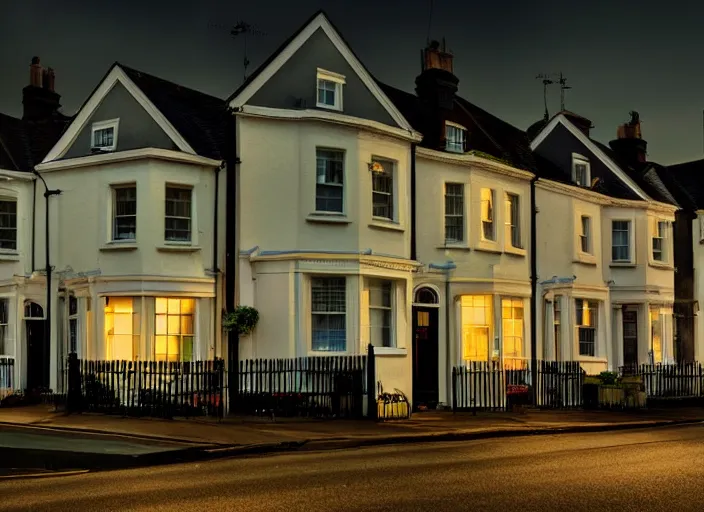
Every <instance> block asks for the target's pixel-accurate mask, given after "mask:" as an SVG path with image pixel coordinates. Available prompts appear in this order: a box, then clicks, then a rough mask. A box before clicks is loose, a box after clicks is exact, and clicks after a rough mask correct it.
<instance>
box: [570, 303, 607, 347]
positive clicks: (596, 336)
mask: <svg viewBox="0 0 704 512" xmlns="http://www.w3.org/2000/svg"><path fill="white" fill-rule="evenodd" d="M580 302H581V303H582V305H584V304H585V303H586V305H587V309H588V310H589V311H593V313H592V314H590V318H593V319H594V321H593V322H592V324H584V323H578V322H579V314H578V311H579V309H580V308H579V303H580ZM600 307H601V305H600V304H599V301H597V300H594V299H586V298H582V297H575V299H574V314H575V316H574V326H575V338H576V339H575V341H576V343H577V354H578V355H579V357H580V358H583V357H597V356H598V355H599V309H600ZM582 321H584V314H582ZM581 329H593V331H594V342H593V348H594V350H593V352H594V353H593V354H582V343H581V340H580V330H581Z"/></svg>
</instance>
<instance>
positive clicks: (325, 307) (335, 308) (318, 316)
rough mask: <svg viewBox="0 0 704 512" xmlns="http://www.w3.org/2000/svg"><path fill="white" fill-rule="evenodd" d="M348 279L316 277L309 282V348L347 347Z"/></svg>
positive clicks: (334, 350) (341, 349)
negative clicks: (310, 343)
mask: <svg viewBox="0 0 704 512" xmlns="http://www.w3.org/2000/svg"><path fill="white" fill-rule="evenodd" d="M346 287H347V281H346V279H345V278H344V277H316V278H314V279H312V282H311V315H312V337H313V339H312V349H313V350H314V351H320V352H344V351H345V350H346V349H347V329H346V325H347V323H346V322H347V315H346V311H347V307H346V297H347V290H346Z"/></svg>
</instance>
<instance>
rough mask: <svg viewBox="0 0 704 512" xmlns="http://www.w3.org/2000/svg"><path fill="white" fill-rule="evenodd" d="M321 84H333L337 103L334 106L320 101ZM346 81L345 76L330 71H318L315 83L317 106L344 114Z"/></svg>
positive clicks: (319, 69)
mask: <svg viewBox="0 0 704 512" xmlns="http://www.w3.org/2000/svg"><path fill="white" fill-rule="evenodd" d="M321 82H328V83H332V84H333V87H334V90H333V93H334V95H335V101H334V103H333V104H332V105H330V104H328V103H324V102H322V103H321V101H320V85H321ZM346 83H347V82H346V79H345V76H344V75H341V74H340V73H335V72H333V71H328V70H326V69H321V68H318V69H317V73H316V81H315V84H316V85H315V106H316V107H318V108H323V109H326V110H336V111H338V112H342V109H343V100H344V98H343V91H344V85H345V84H346Z"/></svg>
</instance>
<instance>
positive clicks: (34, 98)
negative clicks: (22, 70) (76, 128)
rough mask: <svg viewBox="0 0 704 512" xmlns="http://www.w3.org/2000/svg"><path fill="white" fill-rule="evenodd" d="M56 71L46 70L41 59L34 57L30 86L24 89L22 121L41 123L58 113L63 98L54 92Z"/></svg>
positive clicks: (30, 71)
mask: <svg viewBox="0 0 704 512" xmlns="http://www.w3.org/2000/svg"><path fill="white" fill-rule="evenodd" d="M55 80H56V78H55V75H54V70H53V69H51V68H49V69H44V68H43V67H42V65H41V63H40V61H39V57H33V58H32V63H31V64H30V65H29V85H28V86H26V87H25V88H24V89H22V105H23V106H24V114H23V115H22V119H25V120H29V121H39V120H42V119H48V118H51V117H53V116H55V115H56V114H57V113H58V110H59V108H60V107H61V104H60V103H59V100H60V99H61V96H60V95H59V94H56V91H54V83H55Z"/></svg>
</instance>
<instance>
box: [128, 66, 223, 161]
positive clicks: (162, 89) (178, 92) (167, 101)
mask: <svg viewBox="0 0 704 512" xmlns="http://www.w3.org/2000/svg"><path fill="white" fill-rule="evenodd" d="M116 65H117V66H119V67H120V68H121V69H122V70H123V71H124V72H125V74H126V75H127V76H128V77H129V78H130V79H131V80H132V81H133V82H134V83H135V85H136V86H137V87H139V89H140V90H141V91H142V92H143V93H144V94H145V95H146V96H147V98H149V100H150V101H151V102H152V103H153V104H154V106H155V107H156V108H157V109H159V111H160V112H161V113H162V114H163V115H164V117H166V118H167V119H168V120H169V122H170V123H171V124H172V125H173V127H174V128H175V129H176V131H178V133H179V134H181V136H182V137H183V138H184V139H186V141H187V142H188V144H190V146H191V147H192V148H193V150H194V151H195V152H196V153H197V154H199V155H201V156H205V157H208V158H213V159H216V160H222V159H224V158H225V157H224V155H225V149H224V147H225V142H226V141H225V139H226V127H227V123H228V120H229V117H230V114H228V112H227V102H225V101H224V100H222V99H220V98H216V97H215V96H210V95H208V94H205V93H202V92H199V91H196V90H193V89H189V88H187V87H183V86H181V85H178V84H176V83H173V82H170V81H168V80H164V79H162V78H158V77H156V76H154V75H150V74H148V73H144V72H143V71H138V70H136V69H133V68H130V67H127V66H125V65H123V64H120V63H116Z"/></svg>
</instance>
